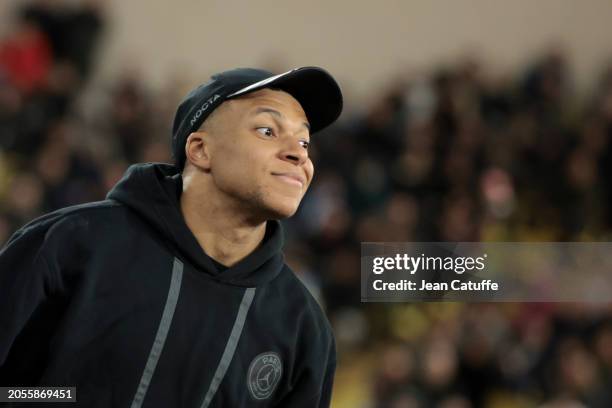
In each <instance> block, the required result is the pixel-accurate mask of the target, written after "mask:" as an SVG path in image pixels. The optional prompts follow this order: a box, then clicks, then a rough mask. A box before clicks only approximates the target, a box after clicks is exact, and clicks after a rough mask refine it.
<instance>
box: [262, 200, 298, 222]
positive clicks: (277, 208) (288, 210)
mask: <svg viewBox="0 0 612 408" xmlns="http://www.w3.org/2000/svg"><path fill="white" fill-rule="evenodd" d="M298 206H299V202H298V203H295V202H286V203H283V202H276V203H274V205H268V206H266V207H267V208H266V210H267V211H266V213H267V214H266V219H268V220H283V219H285V218H289V217H291V216H293V214H295V213H296V211H297V209H298Z"/></svg>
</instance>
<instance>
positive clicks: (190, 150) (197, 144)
mask: <svg viewBox="0 0 612 408" xmlns="http://www.w3.org/2000/svg"><path fill="white" fill-rule="evenodd" d="M208 136H209V135H208V134H207V133H206V132H203V131H197V132H192V133H191V134H190V135H189V137H187V141H186V142H185V159H186V161H187V162H189V163H191V164H192V165H193V166H195V167H197V168H199V169H200V170H203V171H205V172H208V171H210V146H209V138H208Z"/></svg>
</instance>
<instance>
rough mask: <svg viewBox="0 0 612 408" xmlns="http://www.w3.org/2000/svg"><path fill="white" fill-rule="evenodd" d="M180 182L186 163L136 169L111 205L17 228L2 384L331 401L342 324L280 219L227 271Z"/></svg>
mask: <svg viewBox="0 0 612 408" xmlns="http://www.w3.org/2000/svg"><path fill="white" fill-rule="evenodd" d="M181 191H182V180H181V176H180V174H179V173H178V171H177V169H176V168H175V167H174V166H171V165H164V164H141V165H134V166H132V167H130V168H129V169H128V171H127V172H126V174H125V176H124V177H123V179H122V180H121V181H120V182H119V183H118V184H117V185H116V186H115V187H114V188H113V190H111V192H110V193H109V194H108V196H107V199H106V200H105V201H101V202H96V203H90V204H85V205H79V206H75V207H69V208H65V209H61V210H58V211H55V212H53V213H50V214H47V215H45V216H43V217H41V218H39V219H37V220H34V221H32V222H31V223H29V224H28V225H26V226H24V227H23V228H21V229H20V230H19V231H18V232H16V233H15V235H13V237H12V238H11V239H10V240H9V242H8V243H7V244H6V246H5V247H4V248H3V249H2V251H1V252H0V386H9V385H14V386H16V385H19V386H76V387H77V392H76V395H77V404H76V405H77V406H83V407H128V406H131V407H140V406H142V407H194V408H200V407H276V406H279V407H327V406H329V401H330V395H331V388H332V381H333V374H334V370H335V361H336V355H335V347H334V340H333V336H332V332H331V329H330V326H329V323H328V321H327V319H326V318H325V316H324V315H323V313H322V311H321V309H320V308H319V306H318V304H317V303H316V301H315V300H314V299H313V297H312V296H311V295H310V294H309V293H308V291H307V290H306V289H305V287H304V286H303V285H302V284H301V282H300V281H299V280H298V279H297V278H296V276H295V275H294V273H293V272H292V271H291V270H290V269H289V268H288V267H287V265H285V264H284V261H283V255H282V253H281V249H282V245H283V238H282V229H281V225H280V223H279V222H278V221H269V222H268V223H267V230H266V235H265V238H264V241H263V242H262V244H261V245H260V246H259V247H258V248H257V249H256V250H255V251H254V252H253V253H251V254H250V255H249V256H247V257H246V258H245V259H243V260H242V261H240V262H239V263H237V264H236V265H234V266H232V267H230V268H227V269H225V268H220V265H219V264H217V263H216V262H215V261H213V260H212V259H211V258H210V257H208V256H207V255H206V253H204V251H202V249H201V247H200V246H199V244H198V242H197V240H196V239H195V237H194V236H193V234H192V233H191V231H190V230H189V228H188V227H187V225H186V224H185V222H184V220H183V217H182V214H181V212H180V206H179V199H180V194H181ZM19 406H22V405H19ZM67 406H71V407H74V406H75V404H74V403H69V404H68V403H67Z"/></svg>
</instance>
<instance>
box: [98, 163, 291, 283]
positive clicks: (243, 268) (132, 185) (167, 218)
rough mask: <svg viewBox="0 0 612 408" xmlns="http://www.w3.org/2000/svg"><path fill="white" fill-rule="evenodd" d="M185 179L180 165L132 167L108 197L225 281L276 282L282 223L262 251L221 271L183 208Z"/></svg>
mask: <svg viewBox="0 0 612 408" xmlns="http://www.w3.org/2000/svg"><path fill="white" fill-rule="evenodd" d="M182 191H183V179H182V177H181V174H180V172H179V170H178V168H177V167H175V166H173V165H170V164H163V163H145V164H135V165H132V166H130V167H129V168H128V169H127V171H126V172H125V174H124V176H123V178H122V179H121V180H120V181H119V182H118V183H117V185H115V187H113V188H112V190H111V191H110V192H109V193H108V195H107V198H108V199H112V200H116V201H119V202H120V203H123V204H124V205H126V206H127V207H129V208H131V209H132V210H133V211H135V212H136V213H137V214H138V215H139V216H140V217H142V218H143V219H144V220H145V221H146V222H147V223H148V224H149V225H151V226H152V227H153V228H154V229H155V230H156V231H157V232H158V233H159V234H160V235H161V236H162V238H163V239H164V241H166V242H167V243H169V245H170V246H171V248H172V250H173V251H174V253H175V256H177V257H178V258H179V259H181V260H183V261H184V262H186V263H188V264H191V265H193V266H194V267H196V268H197V269H198V270H199V271H201V272H202V273H204V274H206V275H208V276H209V277H211V278H213V279H215V280H217V281H219V282H223V283H227V284H231V285H236V286H244V287H254V286H258V285H261V284H263V283H266V282H268V281H271V280H272V279H274V278H275V277H276V276H278V274H279V273H280V271H281V270H282V268H283V264H284V261H283V255H282V252H281V250H282V247H283V232H282V228H281V224H280V222H279V221H276V220H271V221H268V223H267V227H266V235H265V237H264V240H263V242H262V243H261V244H260V245H259V247H258V248H257V249H256V250H255V251H253V252H252V253H251V254H250V255H248V256H247V257H246V258H244V259H243V260H241V261H240V262H238V263H237V264H235V265H234V266H232V267H229V268H228V269H226V270H224V271H222V272H220V271H219V270H218V269H217V267H216V266H215V264H214V262H213V260H212V259H211V258H210V257H209V256H208V255H207V254H206V253H205V252H204V250H203V249H202V247H200V244H199V243H198V241H197V240H196V238H195V236H194V235H193V233H192V232H191V230H190V229H189V227H188V226H187V224H186V223H185V220H184V219H183V214H182V213H181V210H180V195H181V193H182Z"/></svg>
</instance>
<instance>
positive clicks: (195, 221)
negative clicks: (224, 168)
mask: <svg viewBox="0 0 612 408" xmlns="http://www.w3.org/2000/svg"><path fill="white" fill-rule="evenodd" d="M194 190H196V189H195V188H190V187H189V186H184V188H183V194H181V200H180V201H181V212H182V213H183V217H184V219H185V223H186V224H187V226H188V227H189V229H190V230H191V232H192V233H193V235H194V236H195V238H196V240H197V241H198V243H199V244H200V246H201V247H202V249H203V250H204V252H206V254H207V255H208V256H210V257H211V258H213V259H214V260H216V261H217V262H219V263H221V264H223V265H226V266H232V265H234V264H236V263H237V262H239V261H240V260H242V259H244V258H246V257H247V256H248V255H249V254H250V253H251V252H253V251H254V250H255V249H256V248H257V247H258V246H259V244H260V243H261V242H262V240H263V238H264V235H265V233H266V222H259V223H253V222H252V221H250V220H248V219H247V218H245V216H244V214H240V213H239V211H237V210H236V209H234V208H232V206H227V205H223V203H221V202H220V201H221V200H220V199H219V197H214V194H213V196H212V197H211V195H208V196H207V195H205V194H198V192H197V191H194Z"/></svg>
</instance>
